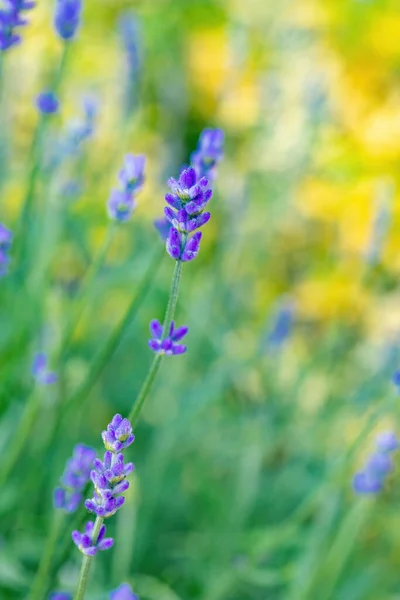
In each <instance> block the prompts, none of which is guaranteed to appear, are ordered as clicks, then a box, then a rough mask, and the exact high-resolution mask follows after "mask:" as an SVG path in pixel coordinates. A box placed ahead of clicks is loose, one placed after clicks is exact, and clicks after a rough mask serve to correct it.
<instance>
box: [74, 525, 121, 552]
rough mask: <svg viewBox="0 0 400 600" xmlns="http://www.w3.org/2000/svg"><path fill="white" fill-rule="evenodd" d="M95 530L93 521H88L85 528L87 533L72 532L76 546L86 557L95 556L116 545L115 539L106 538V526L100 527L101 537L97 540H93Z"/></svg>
mask: <svg viewBox="0 0 400 600" xmlns="http://www.w3.org/2000/svg"><path fill="white" fill-rule="evenodd" d="M93 530H94V523H93V522H92V521H88V522H87V523H86V526H85V532H84V533H81V532H80V531H73V532H72V541H73V542H74V544H75V546H77V548H78V549H79V550H80V552H82V554H85V555H86V556H94V555H95V554H97V552H99V551H101V550H109V549H110V548H111V547H112V546H113V545H114V540H113V538H105V537H104V536H105V534H106V526H105V525H102V526H101V527H100V531H99V535H98V537H97V540H93V539H92V538H93Z"/></svg>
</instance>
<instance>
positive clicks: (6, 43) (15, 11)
mask: <svg viewBox="0 0 400 600" xmlns="http://www.w3.org/2000/svg"><path fill="white" fill-rule="evenodd" d="M34 6H35V2H29V1H27V0H6V1H5V2H4V3H3V5H2V7H1V8H0V51H5V50H8V49H9V48H11V47H12V46H16V45H17V44H19V43H20V41H21V36H20V35H19V33H17V32H16V29H17V28H18V27H21V26H23V25H26V23H27V21H26V20H25V19H24V18H23V16H22V14H21V13H23V12H25V11H26V10H31V9H32V8H33V7H34Z"/></svg>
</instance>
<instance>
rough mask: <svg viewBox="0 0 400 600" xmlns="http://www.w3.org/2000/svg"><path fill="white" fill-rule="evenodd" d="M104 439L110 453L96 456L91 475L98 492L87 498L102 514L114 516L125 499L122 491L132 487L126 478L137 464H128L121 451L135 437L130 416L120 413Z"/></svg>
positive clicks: (91, 508)
mask: <svg viewBox="0 0 400 600" xmlns="http://www.w3.org/2000/svg"><path fill="white" fill-rule="evenodd" d="M102 438H103V442H104V446H105V448H106V453H105V454H104V461H103V462H102V461H101V460H100V459H96V460H95V461H94V462H93V466H94V469H93V470H92V471H91V473H90V477H91V479H92V482H93V484H94V488H95V490H94V495H93V498H91V499H90V500H86V502H85V506H86V508H87V509H88V510H89V511H90V512H93V513H95V514H96V515H97V516H98V517H104V518H105V517H111V516H112V515H113V514H114V513H115V512H116V511H117V510H118V509H119V508H120V507H121V506H122V505H123V504H124V502H125V498H124V497H123V496H122V494H123V493H124V492H125V491H126V490H127V489H128V487H129V482H128V481H127V480H126V477H127V475H128V474H129V473H131V472H132V471H133V468H134V466H133V463H127V464H125V463H124V456H123V454H122V453H121V450H124V449H125V448H127V447H128V446H129V445H130V444H132V442H133V441H134V439H135V436H134V435H133V433H132V426H131V424H130V422H129V421H128V419H123V418H122V416H121V415H119V414H117V415H115V416H114V418H113V419H112V421H111V423H109V425H108V426H107V430H106V431H103V433H102Z"/></svg>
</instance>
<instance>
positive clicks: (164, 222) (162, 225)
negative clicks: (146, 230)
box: [153, 217, 172, 242]
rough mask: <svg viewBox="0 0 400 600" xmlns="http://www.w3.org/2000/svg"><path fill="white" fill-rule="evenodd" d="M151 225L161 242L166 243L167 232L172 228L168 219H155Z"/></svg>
mask: <svg viewBox="0 0 400 600" xmlns="http://www.w3.org/2000/svg"><path fill="white" fill-rule="evenodd" d="M153 225H154V227H155V228H156V229H157V231H158V233H159V235H160V238H161V239H162V241H163V242H166V241H167V238H168V235H169V231H170V229H171V227H172V225H171V223H170V222H169V221H168V219H167V218H166V217H163V218H162V219H156V220H155V221H153Z"/></svg>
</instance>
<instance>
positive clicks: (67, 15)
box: [54, 0, 82, 41]
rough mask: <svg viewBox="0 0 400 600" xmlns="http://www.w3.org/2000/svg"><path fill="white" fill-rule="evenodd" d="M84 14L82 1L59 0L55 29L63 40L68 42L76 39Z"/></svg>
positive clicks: (55, 16)
mask: <svg viewBox="0 0 400 600" xmlns="http://www.w3.org/2000/svg"><path fill="white" fill-rule="evenodd" d="M81 12H82V0H57V4H56V10H55V15H54V27H55V29H56V32H57V33H58V35H59V36H60V38H61V39H63V40H65V41H67V40H71V39H72V38H74V37H75V34H76V31H77V29H78V27H79V24H80V20H81Z"/></svg>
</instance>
